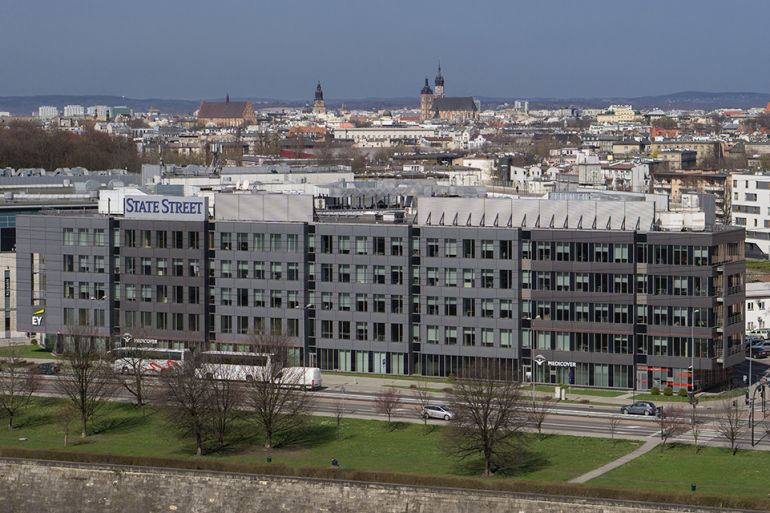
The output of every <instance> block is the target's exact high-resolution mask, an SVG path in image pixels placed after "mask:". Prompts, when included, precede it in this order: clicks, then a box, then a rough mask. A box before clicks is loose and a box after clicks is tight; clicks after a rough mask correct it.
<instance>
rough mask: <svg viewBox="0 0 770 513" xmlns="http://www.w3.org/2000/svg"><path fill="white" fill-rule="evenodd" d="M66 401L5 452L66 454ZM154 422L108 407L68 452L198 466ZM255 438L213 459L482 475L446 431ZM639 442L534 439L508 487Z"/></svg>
mask: <svg viewBox="0 0 770 513" xmlns="http://www.w3.org/2000/svg"><path fill="white" fill-rule="evenodd" d="M62 404H63V402H62V400H58V399H50V398H36V399H35V400H34V406H33V407H31V408H29V410H28V411H27V413H26V414H25V415H23V416H22V417H21V418H20V419H18V421H17V428H16V429H14V430H13V431H8V430H7V429H4V426H0V427H2V429H0V447H20V448H28V449H47V450H50V449H63V428H62V426H61V425H60V424H58V423H56V421H55V416H56V411H57V409H58V408H59V407H60V406H61V405H62ZM148 412H149V413H148V415H145V416H143V415H142V413H141V411H140V410H138V409H137V408H135V407H134V406H131V405H127V404H119V403H112V404H109V405H107V406H105V409H104V410H102V412H101V414H100V415H99V418H97V420H96V421H95V423H94V428H95V434H93V435H92V436H89V437H88V438H86V439H84V440H83V439H81V438H80V437H79V432H80V429H79V426H78V425H77V422H73V423H72V425H71V427H70V446H69V447H68V450H70V451H77V452H91V453H111V454H118V455H131V456H154V457H171V458H184V459H187V458H194V456H192V455H193V452H194V451H193V445H192V441H191V440H190V439H187V438H183V437H181V436H179V434H178V433H176V432H175V431H174V430H173V429H170V428H169V425H168V424H167V423H166V421H165V420H164V419H163V417H162V415H160V414H159V413H157V412H154V411H153V410H152V409H151V408H149V409H148ZM239 427H240V429H241V432H242V433H246V432H248V434H249V435H251V436H247V437H245V438H244V439H240V440H238V441H234V442H232V443H231V445H230V446H229V447H227V448H226V449H225V450H220V451H216V452H210V453H209V454H208V455H207V456H205V458H209V459H215V460H220V461H232V462H235V463H255V462H259V463H264V462H265V461H266V458H267V457H268V456H270V457H271V458H272V461H273V463H275V464H284V465H288V466H292V467H321V468H328V467H329V462H330V461H331V459H332V458H336V459H337V460H338V461H339V462H340V464H341V466H342V467H343V468H345V469H355V470H372V471H385V472H406V473H419V474H430V475H460V476H463V475H475V474H476V469H477V466H476V465H475V463H476V462H470V464H464V463H459V462H458V461H457V460H456V459H454V458H453V457H452V456H450V455H449V454H448V453H447V451H446V448H445V447H444V445H443V441H442V440H443V437H442V431H443V429H444V428H443V427H441V426H429V427H428V428H427V429H426V427H425V426H423V425H422V424H411V423H396V424H395V429H393V430H388V429H387V428H386V423H385V422H382V421H372V420H359V419H347V418H346V419H343V421H342V428H341V429H340V431H339V432H338V431H337V428H336V423H335V420H334V419H332V418H330V417H312V418H311V419H310V420H309V426H308V428H307V429H306V430H305V431H304V432H303V433H302V435H301V436H300V437H299V439H298V440H297V441H295V442H293V443H291V444H288V445H286V446H285V447H283V448H279V449H272V450H269V451H268V450H266V449H264V447H263V444H262V440H261V437H259V436H253V433H254V429H253V427H252V425H251V424H246V423H243V424H242V425H240V426H239ZM22 438H24V439H25V440H21V439H22ZM639 444H640V443H639V442H635V441H625V440H623V441H617V443H612V441H611V440H605V439H600V438H582V437H573V436H556V435H550V436H547V437H545V438H544V439H542V440H539V439H537V438H536V437H535V436H534V435H532V436H531V443H530V444H529V449H530V451H531V453H532V454H531V457H530V458H529V459H528V464H527V465H525V466H524V468H523V469H521V470H519V471H518V472H517V473H516V474H515V475H513V476H509V477H507V478H500V479H527V480H537V481H566V480H569V479H572V478H574V477H576V476H578V475H581V474H583V473H585V472H588V471H589V470H591V469H593V468H596V467H599V466H601V465H603V464H605V463H607V462H609V461H611V460H613V459H615V458H618V457H620V456H622V455H624V454H626V453H628V452H630V451H632V450H634V449H635V448H636V447H638V446H639Z"/></svg>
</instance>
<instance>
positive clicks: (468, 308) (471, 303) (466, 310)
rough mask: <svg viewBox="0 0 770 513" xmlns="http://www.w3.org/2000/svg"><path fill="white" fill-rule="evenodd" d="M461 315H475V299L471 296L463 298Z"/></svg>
mask: <svg viewBox="0 0 770 513" xmlns="http://www.w3.org/2000/svg"><path fill="white" fill-rule="evenodd" d="M463 317H476V300H475V299H473V298H472V297H464V298H463Z"/></svg>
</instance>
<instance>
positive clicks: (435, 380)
mask: <svg viewBox="0 0 770 513" xmlns="http://www.w3.org/2000/svg"><path fill="white" fill-rule="evenodd" d="M324 374H325V375H326V374H328V375H331V376H350V377H351V378H364V379H365V378H377V379H386V380H394V381H425V382H427V383H443V384H445V385H446V386H450V383H449V380H448V379H447V378H434V377H430V376H418V375H410V376H398V375H395V374H362V373H360V372H341V371H326V370H325V371H324Z"/></svg>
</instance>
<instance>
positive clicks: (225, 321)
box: [219, 315, 233, 333]
mask: <svg viewBox="0 0 770 513" xmlns="http://www.w3.org/2000/svg"><path fill="white" fill-rule="evenodd" d="M219 330H220V331H221V332H222V333H232V332H233V317H232V316H231V315H223V316H222V317H220V318H219Z"/></svg>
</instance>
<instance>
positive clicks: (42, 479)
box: [0, 459, 727, 513]
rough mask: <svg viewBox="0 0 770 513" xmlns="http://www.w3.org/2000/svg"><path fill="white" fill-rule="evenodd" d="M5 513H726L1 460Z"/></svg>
mask: <svg viewBox="0 0 770 513" xmlns="http://www.w3.org/2000/svg"><path fill="white" fill-rule="evenodd" d="M0 486H2V493H0V512H3V513H46V512H55V513H92V512H93V513H97V512H98V513H105V512H120V513H160V512H169V511H179V512H185V513H247V512H248V513H256V512H265V513H278V512H288V513H319V512H330V513H418V512H419V513H477V512H483V513H606V512H621V513H667V512H678V513H683V512H690V513H698V512H707V511H708V512H711V513H714V512H716V511H727V510H716V509H709V508H697V507H692V508H691V507H685V506H673V505H653V504H648V503H634V502H624V501H610V500H601V499H585V498H571V497H549V496H537V495H526V494H515V493H504V492H485V491H475V490H457V489H444V488H427V487H423V488H421V487H410V486H401V485H387V484H376V483H359V482H351V481H331V480H321V479H296V478H285V477H275V476H259V475H247V474H230V473H219V472H205V471H187V470H174V469H153V468H144V467H122V466H112V465H91V464H88V465H86V464H77V463H72V464H70V463H61V462H42V461H28V460H13V459H0Z"/></svg>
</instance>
